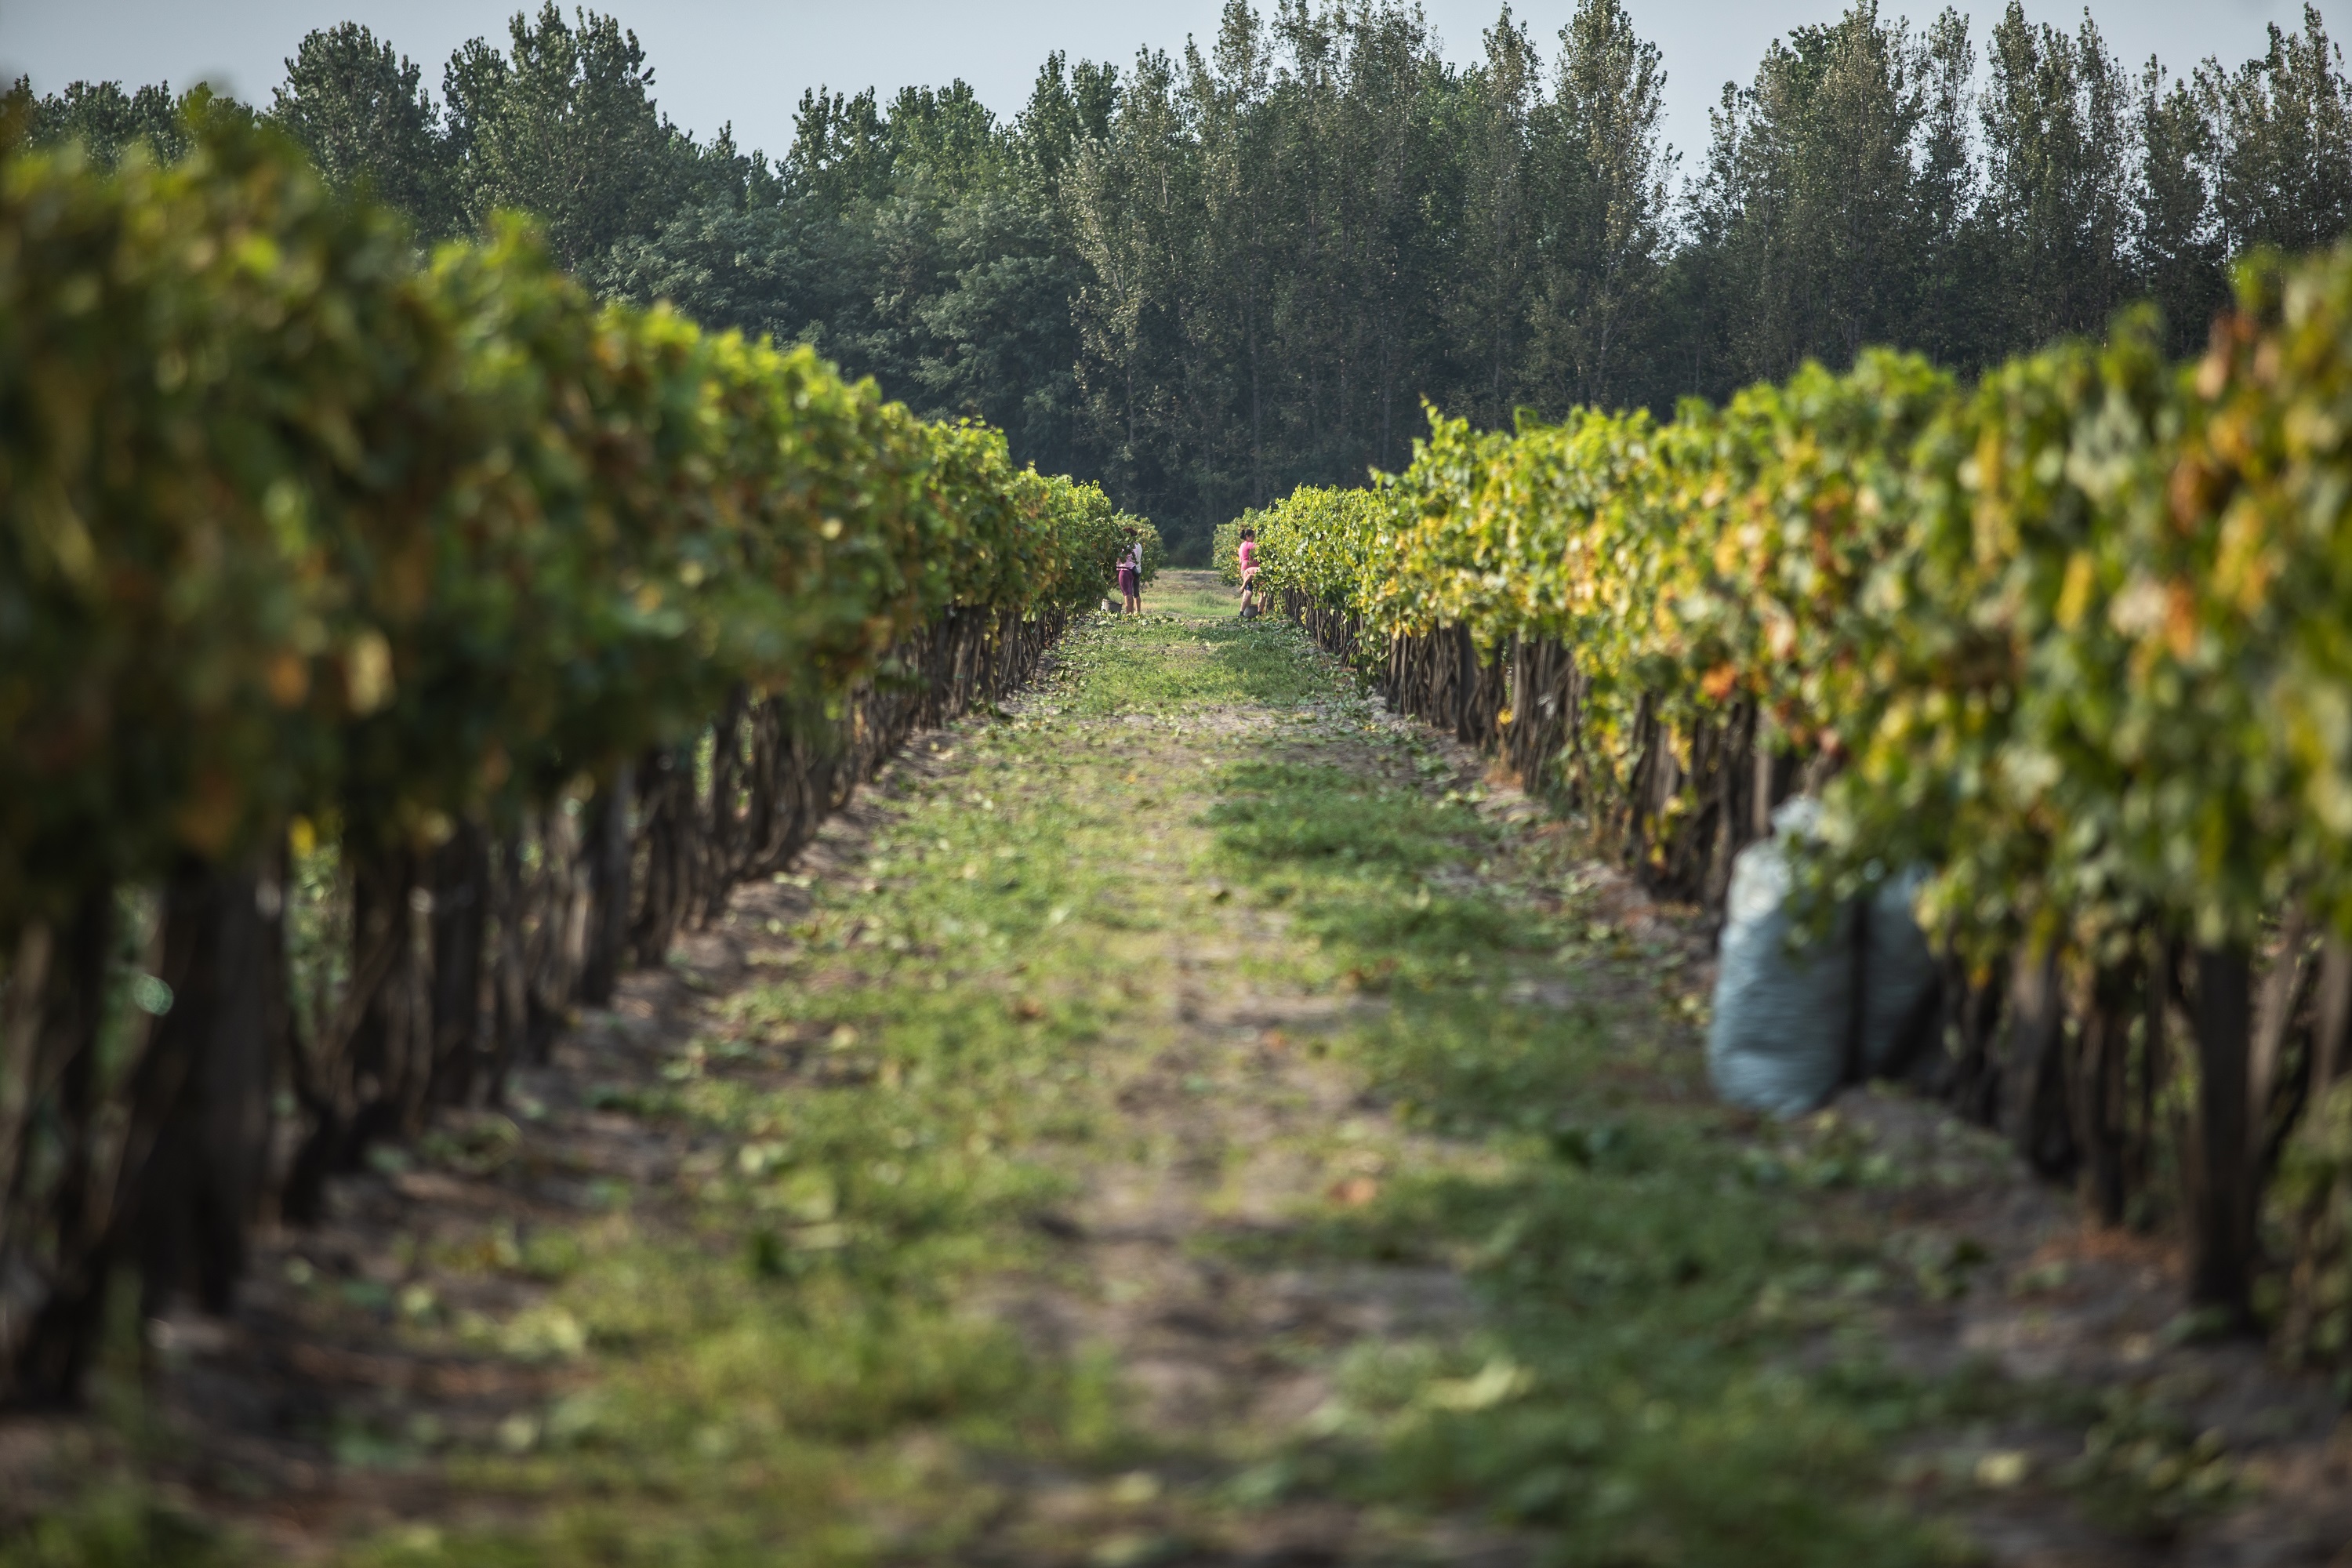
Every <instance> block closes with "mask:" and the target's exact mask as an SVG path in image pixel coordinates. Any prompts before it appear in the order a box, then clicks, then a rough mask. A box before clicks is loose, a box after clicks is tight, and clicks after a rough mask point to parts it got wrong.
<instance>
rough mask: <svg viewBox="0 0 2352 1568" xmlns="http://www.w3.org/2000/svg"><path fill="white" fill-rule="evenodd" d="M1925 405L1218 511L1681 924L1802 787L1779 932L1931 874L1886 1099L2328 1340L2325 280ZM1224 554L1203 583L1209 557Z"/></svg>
mask: <svg viewBox="0 0 2352 1568" xmlns="http://www.w3.org/2000/svg"><path fill="white" fill-rule="evenodd" d="M2159 342H2160V337H2159V335H2158V323H2156V322H2155V321H2154V320H2153V319H2152V317H2150V316H2148V315H2147V314H2130V315H2126V316H2125V317H2123V318H2122V319H2120V320H2119V321H2117V323H2116V327H2115V330H2114V331H2113V333H2112V335H2111V337H2110V339H2109V341H2108V342H2106V343H2105V344H2104V345H2094V344H2090V343H2084V342H2067V343H2063V344H2060V345H2058V346H2055V347H2053V348H2051V349H2049V350H2048V351H2046V352H2043V353H2037V354H2034V355H2032V356H2029V357H2022V358H2019V359H2016V360H2013V361H2011V362H2010V363H2006V364H2004V365H2002V366H2000V368H1998V369H1997V370H1994V371H1992V372H1990V373H1988V374H1986V375H1984V376H1983V377H1982V378H1981V380H1980V381H1979V382H1977V383H1976V384H1972V385H1965V386H1964V385H1961V384H1958V383H1956V382H1955V381H1954V380H1953V379H1952V378H1951V377H1949V376H1948V375H1946V374H1943V373H1942V372H1939V371H1937V369H1935V368H1933V367H1932V366H1930V365H1929V364H1927V363H1925V362H1923V361H1921V360H1919V359H1916V358H1914V357H1909V356H1906V355H1900V354H1895V353H1878V352H1871V353H1864V354H1863V355H1862V356H1861V357H1860V358H1859V359H1858V361H1857V362H1856V363H1855V365H1854V367H1853V370H1852V372H1851V373H1850V374H1843V375H1840V374H1831V373H1829V372H1828V371H1825V370H1823V369H1822V368H1821V367H1819V366H1818V365H1808V366H1806V367H1805V368H1804V369H1802V370H1801V371H1800V372H1799V373H1798V374H1796V375H1795V376H1793V377H1792V378H1790V380H1789V381H1788V382H1787V383H1786V384H1781V385H1777V386H1775V385H1759V386H1757V387H1754V388H1752V389H1750V390H1748V391H1746V392H1744V393H1741V394H1740V395H1738V396H1737V397H1735V398H1734V399H1733V400H1732V401H1731V402H1730V403H1729V404H1728V405H1727V406H1725V407H1723V408H1721V409H1716V408H1711V407H1707V406H1706V405H1700V404H1697V403H1689V404H1685V405H1684V406H1683V407H1682V408H1681V409H1679V410H1678V412H1677V415H1676V416H1675V418H1674V419H1673V420H1672V421H1669V422H1660V421H1657V420H1654V418H1652V417H1651V416H1649V415H1647V414H1645V413H1640V412H1636V413H1631V414H1609V413H1601V412H1595V411H1583V412H1580V413H1578V414H1576V415H1574V416H1571V417H1570V419H1568V420H1567V421H1566V422H1564V423H1562V424H1560V425H1559V426H1537V425H1533V424H1528V425H1525V426H1523V427H1522V428H1520V429H1519V430H1517V432H1505V433H1492V434H1482V433H1477V432H1474V431H1473V430H1471V429H1470V428H1469V427H1468V426H1467V425H1466V424H1465V423H1464V422H1462V421H1458V420H1452V419H1447V418H1444V417H1442V416H1434V415H1433V429H1432V433H1431V435H1430V437H1428V438H1427V439H1426V440H1425V441H1423V442H1422V443H1420V444H1419V445H1418V447H1416V453H1415V458H1414V460H1413V462H1412V466H1411V468H1409V469H1408V470H1407V471H1406V472H1404V473H1402V475H1396V476H1376V477H1375V479H1374V482H1373V484H1372V485H1371V486H1370V488H1368V489H1353V490H1340V489H1312V488H1310V489H1301V490H1299V491H1297V493H1295V494H1293V495H1292V496H1290V497H1289V498H1288V499H1287V500H1284V501H1282V502H1280V503H1278V504H1276V505H1275V506H1273V507H1271V508H1268V509H1266V510H1263V511H1259V512H1255V513H1252V514H1250V515H1248V516H1247V517H1245V518H1244V519H1242V520H1240V521H1238V522H1236V523H1234V524H1229V525H1227V527H1228V530H1229V531H1230V530H1237V529H1238V528H1239V527H1240V526H1241V525H1242V524H1243V523H1248V524H1252V525H1255V529H1256V533H1257V538H1258V541H1259V545H1260V550H1261V559H1262V561H1263V562H1264V563H1265V572H1266V575H1267V583H1268V584H1269V585H1270V586H1271V587H1273V588H1274V589H1275V590H1276V591H1277V592H1278V593H1279V594H1280V595H1282V599H1283V602H1284V603H1285V604H1286V605H1287V606H1288V609H1289V611H1290V613H1291V614H1292V615H1293V616H1296V617H1297V618H1298V619H1300V620H1301V621H1303V622H1305V623H1306V624H1307V626H1309V627H1310V628H1311V629H1312V630H1313V632H1314V633H1315V635H1316V636H1317V637H1318V639H1319V640H1320V641H1321V642H1322V643H1323V644H1324V645H1325V646H1326V647H1329V648H1331V649H1333V650H1335V651H1337V652H1339V653H1342V654H1344V655H1345V656H1347V657H1349V658H1351V659H1353V660H1355V661H1356V662H1357V663H1358V664H1359V665H1360V667H1362V668H1366V669H1368V670H1369V671H1370V673H1372V674H1374V675H1375V676H1376V678H1377V679H1379V680H1380V681H1381V684H1382V685H1383V687H1384V689H1385V690H1386V691H1387V693H1388V696H1389V698H1390V700H1391V702H1392V703H1394V704H1395V705H1396V706H1398V707H1400V708H1401V709H1402V710H1407V711H1411V712H1413V713H1416V714H1420V715H1422V716H1423V717H1425V718H1427V719H1429V720H1430V721H1433V722H1435V723H1438V724H1440V725H1443V726H1445V727H1448V728H1451V729H1453V730H1454V731H1455V732H1456V733H1457V734H1458V735H1459V736H1460V737H1461V739H1462V740H1463V741H1465V742H1471V743H1475V744H1478V745H1482V746H1485V747H1486V748H1488V749H1490V750H1492V751H1495V752H1498V753H1500V754H1501V755H1502V756H1503V757H1504V758H1506V759H1507V761H1508V763H1510V765H1511V766H1513V767H1514V768H1515V769H1516V770H1517V772H1518V773H1519V774H1520V775H1521V776H1522V777H1523V778H1524V779H1526V780H1527V781H1528V783H1529V784H1530V785H1531V786H1532V787H1536V788H1538V789H1540V790H1542V791H1544V792H1546V793H1549V794H1550V795H1553V796H1554V797H1555V798H1556V799H1557V800H1558V801H1559V803H1560V804H1561V805H1563V806H1565V807H1567V808H1569V809H1571V810H1573V811H1575V812H1578V813H1580V814H1582V815H1583V816H1585V817H1586V818H1587V819H1588V820H1589V822H1590V823H1591V826H1592V827H1593V828H1594V829H1595V830H1596V831H1597V832H1598V834H1599V835H1600V836H1601V839H1602V841H1603V842H1605V843H1606V844H1608V845H1610V846H1612V847H1613V848H1614V849H1615V850H1616V852H1618V853H1621V854H1622V856H1623V858H1624V859H1625V861H1626V862H1627V863H1628V864H1629V865H1630V866H1632V867H1633V868H1636V869H1637V871H1638V872H1639V874H1640V875H1642V876H1643V878H1644V879H1647V880H1648V881H1649V882H1650V883H1651V885H1653V886H1654V887H1655V888H1657V889H1660V890H1662V891H1664V892H1666V893H1668V894H1671V895H1674V896H1677V897H1682V898H1686V899H1689V900H1694V901H1696V902H1698V903H1700V904H1702V905H1703V906H1705V907H1706V908H1707V909H1708V910H1711V911H1714V912H1715V913H1716V914H1717V916H1718V917H1719V915H1720V913H1721V911H1722V910H1723V907H1724V900H1725V896H1726V893H1727V888H1728V884H1729V880H1730V872H1731V863H1732V858H1733V857H1734V856H1735V855H1736V854H1737V853H1738V851H1739V850H1740V849H1741V848H1742V847H1743V846H1745V845H1747V844H1748V843H1750V842H1752V841H1754V840H1756V839H1758V838H1759V837H1763V836H1765V835H1767V834H1769V833H1770V832H1771V831H1772V829H1771V813H1772V811H1773V809H1774V807H1776V806H1777V805H1780V803H1782V802H1783V801H1784V800H1786V799H1787V798H1789V797H1790V796H1791V795H1798V794H1805V795H1815V796H1818V798H1819V800H1820V803H1821V807H1822V809H1821V814H1820V818H1819V821H1820V828H1819V836H1818V837H1817V838H1816V839H1814V840H1812V841H1811V843H1810V844H1809V845H1808V846H1806V847H1804V850H1803V852H1802V853H1801V856H1800V866H1799V878H1798V882H1799V893H1798V898H1799V900H1800V908H1801V910H1810V911H1811V913H1812V918H1813V919H1815V920H1820V919H1822V917H1823V916H1824V914H1825V912H1826V911H1827V910H1830V909H1831V908H1832V907H1833V906H1834V902H1835V900H1843V899H1850V898H1855V897H1860V896H1862V895H1864V894H1865V893H1866V892H1868V890H1869V889H1871V888H1873V887H1874V885H1876V884H1878V883H1879V882H1881V881H1882V880H1883V879H1885V878H1888V877H1890V876H1894V875H1896V874H1898V873H1906V872H1908V871H1912V870H1919V871H1924V873H1925V880H1924V883H1923V884H1922V887H1921V891H1920V894H1919V897H1918V900H1917V905H1916V907H1917V911H1918V913H1919V916H1920V918H1921V921H1922V923H1923V925H1924V926H1925V927H1926V929H1927V931H1928V932H1929V933H1930V935H1931V937H1932V938H1933V939H1934V941H1935V942H1937V945H1938V947H1939V949H1940V951H1941V952H1943V954H1944V955H1945V959H1944V971H1945V973H1944V984H1943V986H1942V990H1941V1003H1940V1005H1941V1016H1940V1029H1936V1030H1931V1031H1929V1035H1930V1038H1929V1039H1928V1041H1927V1049H1926V1050H1924V1052H1923V1053H1922V1054H1921V1055H1920V1057H1919V1058H1918V1059H1916V1061H1915V1062H1914V1063H1913V1064H1912V1065H1911V1068H1910V1069H1909V1070H1910V1071H1911V1073H1912V1074H1913V1076H1915V1077H1916V1079H1918V1080H1919V1081H1920V1082H1921V1083H1923V1084H1924V1085H1925V1086H1927V1087H1928V1088H1929V1089H1932V1090H1934V1091H1935V1092H1938V1093H1941V1094H1944V1095H1946V1096H1948V1097H1949V1098H1950V1099H1951V1100H1953V1101H1955V1102H1956V1103H1957V1104H1958V1105H1959V1106H1960V1107H1961V1108H1962V1109H1963V1110H1966V1111H1967V1112H1968V1113H1969V1114H1971V1115H1973V1116H1975V1117H1977V1118H1978V1119H1979V1120H1981V1121H1987V1122H1990V1123H1992V1124H1994V1125H1997V1126H1999V1127H2000V1128H2001V1129H2002V1130H2003V1131H2005V1132H2007V1133H2008V1134H2009V1135H2010V1136H2011V1138H2012V1139H2013V1140H2014V1141H2015V1142H2016V1144H2017V1146H2018V1147H2019V1149H2020V1150H2021V1152H2022V1153H2024V1154H2025V1155H2026V1156H2027V1157H2028V1158H2029V1159H2031V1160H2032V1162H2033V1163H2035V1164H2036V1165H2037V1166H2038V1167H2039V1168H2041V1169H2042V1171H2044V1172H2045V1173H2049V1174H2052V1175H2053V1176H2061V1177H2066V1178H2071V1179H2075V1180H2078V1181H2079V1182H2080V1183H2081V1184H2082V1187H2083V1190H2084V1196H2085V1199H2086V1201H2087V1203H2088V1204H2089V1205H2090V1206H2091V1208H2092V1210H2093V1211H2094V1212H2095V1214H2096V1215H2098V1216H2099V1217H2100V1218H2101V1219H2103V1220H2105V1221H2106V1222H2108V1223H2115V1224H2122V1223H2134V1224H2138V1225H2143V1226H2165V1225H2177V1226H2179V1229H2180V1231H2181V1233H2182V1234H2183V1235H2184V1237H2185V1239H2186V1241H2187V1243H2188V1256H2189V1287H2190V1296H2191V1300H2192V1304H2193V1305H2194V1306H2195V1307H2196V1308H2197V1309H2198V1310H2199V1311H2200V1314H2201V1319H2200V1320H2198V1321H2208V1322H2210V1323H2211V1324H2213V1325H2216V1326H2233V1327H2234V1326H2242V1325H2245V1324H2247V1323H2250V1322H2252V1321H2254V1320H2256V1319H2257V1318H2259V1319H2261V1320H2262V1321H2265V1322H2267V1323H2268V1324H2270V1325H2271V1326H2272V1327H2273V1329H2274V1331H2276V1332H2277V1333H2278V1334H2279V1336H2280V1337H2281V1342H2282V1344H2283V1345H2284V1347H2285V1348H2286V1349H2287V1350H2288V1351H2289V1352H2291V1353H2293V1354H2295V1355H2300V1356H2308V1357H2314V1358H2322V1359H2340V1358H2342V1357H2343V1356H2344V1354H2345V1352H2346V1351H2347V1336H2352V1261H2347V1258H2348V1256H2352V1255H2347V1220H2352V1083H2347V1082H2346V1081H2345V1080H2346V1078H2347V1068H2352V1060H2347V1033H2352V942H2348V941H2347V938H2352V251H2347V252H2340V253H2338V254H2336V255H2335V256H2332V257H2326V258H2315V259H2312V260H2309V261H2307V262H2303V263H2298V264H2294V265H2288V264H2285V263H2283V262H2279V261H2276V260H2263V261H2257V262H2255V263H2252V264H2251V265H2249V266H2248V267H2247V268H2245V269H2244V270H2243V272H2242V277H2241V279H2240V289H2239V296H2238V300H2237V302H2236V304H2235V307H2234V308H2233V309H2232V310H2231V311H2230V312H2229V313H2227V314H2225V315H2224V316H2223V317H2222V318H2221V320H2220V321H2218V322H2217V324H2216V326H2215V328H2214V331H2213V335H2212V340H2211V347H2210V353H2207V354H2206V355H2205V356H2204V357H2202V358H2201V359H2200V360H2198V361H2196V362H2194V363H2189V364H2186V365H2177V364H2174V363H2168V362H2167V360H2166V358H2165V356H2164V355H2163V353H2161V352H2160V349H2159V347H2158V344H2159ZM1224 553H1228V554H1229V553H1230V546H1229V545H1228V546H1227V547H1226V550H1225V551H1224Z"/></svg>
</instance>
